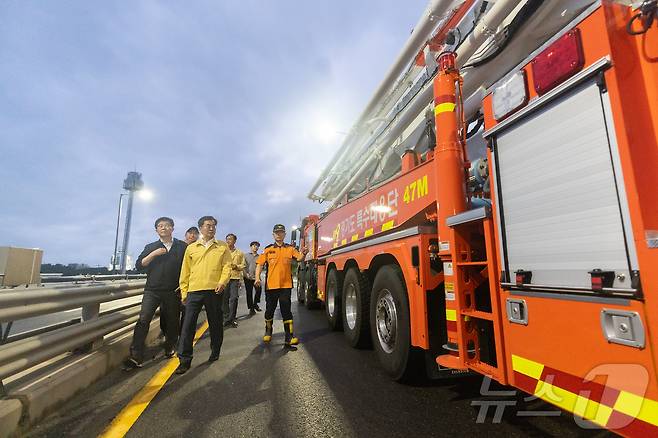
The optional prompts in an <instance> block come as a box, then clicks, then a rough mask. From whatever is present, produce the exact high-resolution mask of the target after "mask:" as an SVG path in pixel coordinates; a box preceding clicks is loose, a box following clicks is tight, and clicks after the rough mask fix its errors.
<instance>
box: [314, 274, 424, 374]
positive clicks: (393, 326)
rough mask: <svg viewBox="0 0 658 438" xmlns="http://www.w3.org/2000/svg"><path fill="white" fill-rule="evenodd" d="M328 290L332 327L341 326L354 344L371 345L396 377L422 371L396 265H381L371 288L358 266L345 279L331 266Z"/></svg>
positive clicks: (406, 302) (360, 346) (327, 298)
mask: <svg viewBox="0 0 658 438" xmlns="http://www.w3.org/2000/svg"><path fill="white" fill-rule="evenodd" d="M326 290H327V292H326V302H325V304H326V305H325V309H326V312H327V320H328V321H329V327H330V328H332V329H333V330H338V329H340V328H341V327H342V328H343V331H344V334H345V338H346V340H347V342H348V343H349V344H350V345H351V346H352V347H357V348H363V347H367V346H370V345H372V346H373V347H374V350H375V352H376V354H377V357H378V359H379V361H380V363H381V365H382V367H383V368H384V370H385V371H386V372H387V373H388V374H389V375H390V376H391V377H392V378H393V379H395V380H407V379H408V378H410V377H412V376H413V375H414V374H416V373H418V372H419V369H418V367H417V366H416V365H418V359H419V357H418V354H417V352H416V351H415V350H414V349H413V348H412V346H411V332H410V320H409V303H408V298H407V290H406V287H405V284H404V279H403V276H402V272H401V270H400V268H399V267H398V266H397V265H386V266H383V267H381V268H380V269H379V270H378V271H377V274H376V275H375V278H374V281H373V282H372V287H371V286H370V282H369V281H368V277H367V276H366V275H364V274H363V273H361V272H360V271H359V270H358V269H357V268H349V269H348V270H347V272H346V273H345V277H344V279H343V278H342V275H341V273H340V272H339V271H337V270H336V269H332V270H330V271H329V273H328V275H327V289H326Z"/></svg>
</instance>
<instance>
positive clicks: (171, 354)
mask: <svg viewBox="0 0 658 438" xmlns="http://www.w3.org/2000/svg"><path fill="white" fill-rule="evenodd" d="M175 354H176V350H175V349H174V348H165V353H164V355H165V357H174V355H175Z"/></svg>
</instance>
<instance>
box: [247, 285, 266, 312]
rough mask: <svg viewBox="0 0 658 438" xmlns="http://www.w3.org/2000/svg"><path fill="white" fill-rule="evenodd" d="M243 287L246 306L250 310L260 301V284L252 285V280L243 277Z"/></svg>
mask: <svg viewBox="0 0 658 438" xmlns="http://www.w3.org/2000/svg"><path fill="white" fill-rule="evenodd" d="M244 288H245V290H246V292H247V308H248V309H249V310H252V309H254V308H255V306H256V305H257V304H258V303H260V291H261V288H262V286H261V287H256V286H254V280H250V279H248V278H246V277H245V279H244ZM254 291H255V293H254Z"/></svg>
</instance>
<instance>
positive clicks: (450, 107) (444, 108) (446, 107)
mask: <svg viewBox="0 0 658 438" xmlns="http://www.w3.org/2000/svg"><path fill="white" fill-rule="evenodd" d="M456 106H457V105H456V104H454V103H452V102H445V103H440V104H438V105H437V106H435V107H434V115H439V114H441V113H447V112H452V111H454V110H455V107H456Z"/></svg>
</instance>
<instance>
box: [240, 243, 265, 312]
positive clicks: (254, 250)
mask: <svg viewBox="0 0 658 438" xmlns="http://www.w3.org/2000/svg"><path fill="white" fill-rule="evenodd" d="M258 248H260V243H259V242H256V241H253V242H251V243H250V244H249V249H250V252H249V253H247V254H245V256H244V263H245V268H244V288H245V291H246V295H247V307H248V308H249V314H250V315H254V314H256V312H260V307H258V303H259V302H260V291H261V288H260V287H258V288H256V294H255V295H254V281H256V259H257V258H258Z"/></svg>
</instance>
